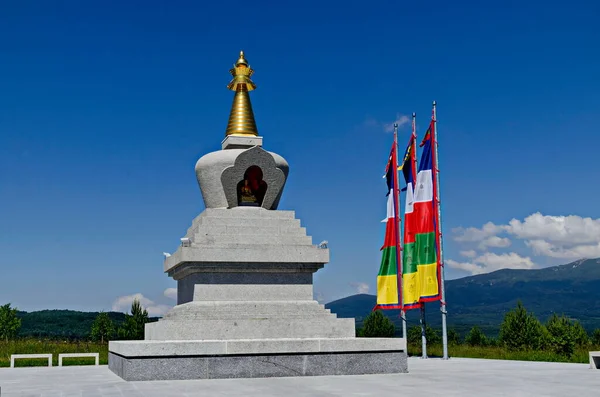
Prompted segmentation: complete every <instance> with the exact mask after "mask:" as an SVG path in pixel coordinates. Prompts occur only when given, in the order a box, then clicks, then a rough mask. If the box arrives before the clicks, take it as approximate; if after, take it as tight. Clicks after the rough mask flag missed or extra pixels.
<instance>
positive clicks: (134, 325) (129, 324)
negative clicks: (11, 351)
mask: <svg viewBox="0 0 600 397" xmlns="http://www.w3.org/2000/svg"><path fill="white" fill-rule="evenodd" d="M17 313H18V310H17V309H16V308H12V307H11V304H10V303H7V304H5V305H3V306H0V341H1V340H4V341H6V342H7V341H9V340H12V339H16V338H17V336H18V335H19V331H20V329H21V325H22V321H21V319H20V318H19V316H18V314H17ZM150 321H152V319H150V318H149V316H148V311H147V310H145V309H144V308H142V305H141V304H140V302H139V301H138V300H137V299H135V300H134V301H133V303H132V304H131V314H125V318H124V320H123V322H122V323H120V324H116V323H115V322H114V321H113V320H112V319H111V318H110V316H109V314H108V313H106V312H100V313H99V314H98V315H97V316H96V318H95V319H94V322H93V323H92V325H91V329H90V332H89V339H90V340H91V341H94V342H100V343H107V342H108V341H109V340H115V339H123V340H141V339H144V327H145V324H146V323H148V322H150Z"/></svg>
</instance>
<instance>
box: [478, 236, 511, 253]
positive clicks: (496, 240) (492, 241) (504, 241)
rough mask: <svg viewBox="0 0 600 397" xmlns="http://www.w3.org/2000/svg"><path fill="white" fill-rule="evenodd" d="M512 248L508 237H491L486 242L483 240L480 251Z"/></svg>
mask: <svg viewBox="0 0 600 397" xmlns="http://www.w3.org/2000/svg"><path fill="white" fill-rule="evenodd" d="M508 246H510V240H509V239H508V238H506V237H498V236H491V237H488V238H486V239H485V240H483V241H482V242H481V243H479V246H478V247H479V249H480V250H485V249H487V248H492V247H493V248H505V247H508Z"/></svg>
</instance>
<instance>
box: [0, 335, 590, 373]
mask: <svg viewBox="0 0 600 397" xmlns="http://www.w3.org/2000/svg"><path fill="white" fill-rule="evenodd" d="M594 350H600V346H589V347H587V348H578V349H576V350H575V354H573V356H572V357H571V358H567V357H565V356H561V355H558V354H556V353H553V352H549V351H510V350H507V349H505V348H503V347H495V346H488V347H479V346H468V345H450V346H448V353H449V355H450V357H466V358H487V359H494V360H521V361H552V362H571V363H588V362H589V355H588V352H590V351H594ZM43 353H45V354H48V353H52V365H53V366H56V365H58V354H59V353H100V365H106V364H108V344H106V343H105V344H100V343H93V342H71V341H54V340H38V339H18V340H12V341H8V342H4V341H1V342H0V367H10V355H11V354H43ZM408 354H409V355H411V356H420V355H421V345H420V344H419V345H412V344H409V346H408ZM427 354H428V355H429V356H430V357H441V356H442V346H441V345H429V346H427ZM94 362H95V361H94V359H93V358H66V359H63V365H64V366H67V365H93V364H94ZM46 365H47V361H46V360H45V359H19V360H16V361H15V367H32V366H46Z"/></svg>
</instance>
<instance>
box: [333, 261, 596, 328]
mask: <svg viewBox="0 0 600 397" xmlns="http://www.w3.org/2000/svg"><path fill="white" fill-rule="evenodd" d="M445 285H446V303H447V310H448V317H447V319H448V327H449V328H454V329H456V330H457V331H458V332H459V333H461V334H462V335H465V334H466V333H467V332H468V330H469V329H470V328H471V327H472V326H474V325H478V326H479V327H481V328H482V330H483V331H484V332H485V333H486V334H487V335H488V336H496V335H497V333H498V330H499V327H500V323H501V322H502V319H503V318H504V314H505V313H506V312H507V311H509V310H511V309H513V308H514V307H515V306H516V305H517V301H519V300H520V301H521V302H523V305H524V306H525V308H527V310H528V311H532V312H533V313H534V314H535V315H536V316H537V317H538V319H540V321H542V322H545V321H546V319H547V318H548V317H549V316H551V315H552V314H553V313H556V314H559V315H560V314H565V315H566V316H568V317H569V318H572V319H576V320H578V321H579V322H581V324H582V325H583V326H584V327H585V328H586V330H588V332H590V331H592V330H593V329H595V328H600V258H598V259H582V260H578V261H576V262H572V263H569V264H566V265H560V266H553V267H547V268H543V269H529V270H524V269H502V270H497V271H495V272H491V273H486V274H480V275H475V276H469V277H464V278H460V279H455V280H447V281H446V283H445ZM376 300H377V298H376V296H375V295H367V294H359V295H353V296H349V297H346V298H343V299H339V300H336V301H333V302H330V303H328V304H326V305H325V307H326V308H328V309H331V311H332V312H333V313H336V314H337V315H338V317H346V318H348V317H353V318H355V319H356V322H357V326H360V325H361V324H362V321H363V320H364V318H365V317H366V316H367V315H368V314H369V313H370V312H371V310H372V309H373V307H374V306H375V303H376ZM439 307H440V306H439V302H432V303H428V304H427V305H426V309H425V310H426V321H427V322H428V324H429V325H431V326H432V327H436V328H439V327H441V314H440V311H439ZM385 314H387V315H388V316H389V317H390V318H391V319H392V321H394V322H395V323H396V324H397V325H398V326H400V324H401V322H400V320H399V311H397V310H390V311H386V312H385ZM407 323H408V325H409V326H412V325H418V324H419V311H418V310H411V311H409V312H408V313H407Z"/></svg>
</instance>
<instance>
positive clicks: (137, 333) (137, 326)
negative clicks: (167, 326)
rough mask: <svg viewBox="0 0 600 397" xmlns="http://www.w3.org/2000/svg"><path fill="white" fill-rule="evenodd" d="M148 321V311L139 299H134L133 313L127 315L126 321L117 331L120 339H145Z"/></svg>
mask: <svg viewBox="0 0 600 397" xmlns="http://www.w3.org/2000/svg"><path fill="white" fill-rule="evenodd" d="M147 322H149V319H148V312H147V311H146V309H143V308H142V305H141V304H140V301H139V300H137V299H134V301H133V303H132V304H131V315H129V314H127V315H126V316H125V321H124V322H123V325H121V327H120V328H119V330H118V332H117V334H118V335H119V339H130V340H141V339H144V327H145V324H146V323H147Z"/></svg>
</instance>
